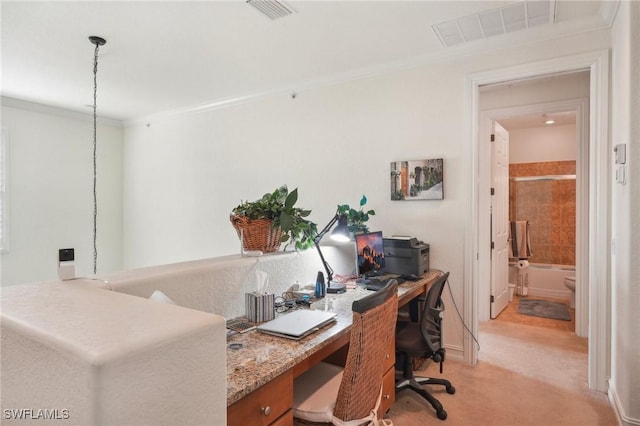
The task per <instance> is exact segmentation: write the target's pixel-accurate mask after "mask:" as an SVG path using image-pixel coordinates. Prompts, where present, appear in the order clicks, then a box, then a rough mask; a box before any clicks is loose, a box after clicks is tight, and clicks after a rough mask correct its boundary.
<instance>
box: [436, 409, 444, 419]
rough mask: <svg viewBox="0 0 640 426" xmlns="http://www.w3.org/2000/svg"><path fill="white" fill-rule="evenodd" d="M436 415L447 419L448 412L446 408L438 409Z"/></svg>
mask: <svg viewBox="0 0 640 426" xmlns="http://www.w3.org/2000/svg"><path fill="white" fill-rule="evenodd" d="M436 416H438V418H439V419H440V420H446V419H447V412H446V411H444V410H438V411H436Z"/></svg>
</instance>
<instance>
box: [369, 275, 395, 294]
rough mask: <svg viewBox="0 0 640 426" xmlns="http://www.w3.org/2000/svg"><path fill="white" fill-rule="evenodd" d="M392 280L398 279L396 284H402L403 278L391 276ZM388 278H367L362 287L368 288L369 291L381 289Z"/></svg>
mask: <svg viewBox="0 0 640 426" xmlns="http://www.w3.org/2000/svg"><path fill="white" fill-rule="evenodd" d="M393 279H394V280H396V281H398V285H400V284H402V283H403V282H404V281H405V280H404V279H403V278H400V277H396V278H393ZM388 280H389V279H384V280H381V279H378V278H367V279H366V280H365V286H364V288H365V289H367V290H369V291H378V290H382V288H383V287H384V286H385V285H386V284H387V281H388Z"/></svg>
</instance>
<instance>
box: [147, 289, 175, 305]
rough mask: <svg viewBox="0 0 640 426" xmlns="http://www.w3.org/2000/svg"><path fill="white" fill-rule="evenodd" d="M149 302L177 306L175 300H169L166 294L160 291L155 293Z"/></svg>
mask: <svg viewBox="0 0 640 426" xmlns="http://www.w3.org/2000/svg"><path fill="white" fill-rule="evenodd" d="M149 300H154V301H156V302H161V303H168V304H171V305H175V304H176V302H174V301H173V300H171V299H169V296H167V295H166V294H164V293H163V292H161V291H160V290H156V291H154V292H153V294H152V295H151V296H150V297H149Z"/></svg>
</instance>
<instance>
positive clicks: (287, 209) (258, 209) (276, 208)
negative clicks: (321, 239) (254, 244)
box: [231, 185, 318, 250]
mask: <svg viewBox="0 0 640 426" xmlns="http://www.w3.org/2000/svg"><path fill="white" fill-rule="evenodd" d="M297 201H298V188H296V189H294V190H293V191H291V192H289V190H288V188H287V185H282V186H281V187H279V188H277V189H276V190H275V191H273V192H271V193H266V194H264V195H263V196H262V198H260V199H259V200H256V201H251V202H249V201H243V202H241V203H240V204H239V205H238V206H236V207H235V208H234V209H233V210H232V211H231V214H232V215H236V216H245V217H247V218H248V219H249V220H256V219H268V220H271V221H273V223H272V227H273V228H278V227H280V229H281V230H282V238H281V239H280V241H281V242H283V243H284V242H288V243H287V244H294V246H295V248H296V249H298V250H304V249H308V248H310V247H313V239H314V238H315V236H316V234H317V233H318V226H317V225H316V224H315V223H314V222H312V221H310V220H308V219H306V218H307V217H308V216H309V215H310V214H311V210H305V209H302V208H300V207H295V204H296V202H297Z"/></svg>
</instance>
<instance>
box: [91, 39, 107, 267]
mask: <svg viewBox="0 0 640 426" xmlns="http://www.w3.org/2000/svg"><path fill="white" fill-rule="evenodd" d="M89 41H90V42H91V44H95V46H96V48H95V51H94V54H93V273H94V274H95V273H96V272H97V270H98V245H97V239H98V191H97V188H96V183H97V158H98V157H97V147H98V140H97V128H98V123H97V121H98V115H97V114H96V110H97V99H98V50H99V49H100V46H104V45H105V44H106V43H107V40H105V39H103V38H102V37H98V36H90V37H89Z"/></svg>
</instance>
